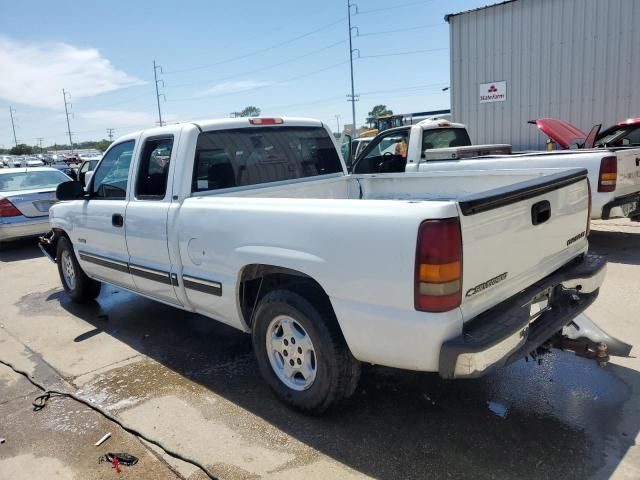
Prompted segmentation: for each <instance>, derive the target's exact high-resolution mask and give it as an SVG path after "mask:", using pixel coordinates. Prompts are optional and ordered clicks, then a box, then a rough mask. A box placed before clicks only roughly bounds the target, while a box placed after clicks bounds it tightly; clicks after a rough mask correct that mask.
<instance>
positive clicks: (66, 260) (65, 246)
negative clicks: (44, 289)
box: [56, 237, 102, 303]
mask: <svg viewBox="0 0 640 480" xmlns="http://www.w3.org/2000/svg"><path fill="white" fill-rule="evenodd" d="M56 258H57V263H58V273H59V274H60V281H61V282H62V286H63V287H64V290H65V292H67V295H69V297H70V298H71V300H73V301H74V302H76V303H86V302H89V301H91V300H95V298H96V297H97V296H98V295H99V294H100V288H101V286H102V284H101V283H100V282H98V281H96V280H92V279H91V278H89V277H88V276H87V274H86V273H84V270H82V267H80V264H79V263H78V260H77V259H76V255H75V253H74V252H73V247H72V246H71V242H70V241H69V239H67V238H66V237H62V238H60V239H59V240H58V246H57V249H56Z"/></svg>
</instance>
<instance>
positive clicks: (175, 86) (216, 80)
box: [167, 40, 346, 88]
mask: <svg viewBox="0 0 640 480" xmlns="http://www.w3.org/2000/svg"><path fill="white" fill-rule="evenodd" d="M345 42H346V40H340V41H338V42H335V43H332V44H331V45H327V46H325V47H322V48H319V49H317V50H313V51H311V52H307V53H305V54H303V55H299V56H297V57H293V58H290V59H288V60H284V61H282V62H278V63H274V64H272V65H267V66H266V67H261V68H257V69H255V70H249V71H247V72H243V73H238V74H236V75H231V76H228V77H222V78H217V79H214V80H202V81H197V82H191V83H179V84H177V85H170V86H169V87H167V88H181V87H193V86H195V85H204V84H207V83H213V82H224V81H226V80H232V79H234V78H238V77H243V76H246V75H251V74H254V73H260V72H263V71H265V70H270V69H272V68H275V67H280V66H282V65H286V64H287V63H291V62H295V61H296V60H300V59H301V58H305V57H310V56H311V55H315V54H317V53H320V52H323V51H325V50H329V49H330V48H333V47H335V46H337V45H340V44H343V43H345Z"/></svg>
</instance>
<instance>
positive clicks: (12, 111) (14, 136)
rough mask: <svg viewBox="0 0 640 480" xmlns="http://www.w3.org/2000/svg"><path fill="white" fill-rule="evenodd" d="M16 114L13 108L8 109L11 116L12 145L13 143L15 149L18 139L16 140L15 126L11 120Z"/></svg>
mask: <svg viewBox="0 0 640 480" xmlns="http://www.w3.org/2000/svg"><path fill="white" fill-rule="evenodd" d="M14 113H16V109H15V108H13V107H9V115H10V116H11V128H13V143H15V145H16V147H17V146H18V139H17V138H16V124H15V122H14V120H13V114H14Z"/></svg>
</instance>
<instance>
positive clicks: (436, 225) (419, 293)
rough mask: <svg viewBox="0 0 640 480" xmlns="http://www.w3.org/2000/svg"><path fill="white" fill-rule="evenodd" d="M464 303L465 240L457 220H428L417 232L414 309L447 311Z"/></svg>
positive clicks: (455, 218)
mask: <svg viewBox="0 0 640 480" xmlns="http://www.w3.org/2000/svg"><path fill="white" fill-rule="evenodd" d="M461 301H462V237H461V234H460V220H459V219H458V218H457V217H454V218H444V219H440V220H425V221H424V222H422V223H421V224H420V228H419V229H418V244H417V247H416V266H415V293H414V303H415V309H416V310H421V311H423V312H446V311H447V310H452V309H454V308H456V307H458V306H460V303H461Z"/></svg>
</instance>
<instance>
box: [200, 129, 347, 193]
mask: <svg viewBox="0 0 640 480" xmlns="http://www.w3.org/2000/svg"><path fill="white" fill-rule="evenodd" d="M342 172H343V170H342V164H341V163H340V157H339V156H338V152H337V150H336V148H335V145H334V143H333V141H332V140H331V138H330V137H329V135H328V134H327V132H326V130H325V129H324V128H322V127H287V126H282V127H257V128H238V129H231V130H217V131H213V132H203V133H201V134H200V135H199V136H198V145H197V148H196V158H195V163H194V172H193V182H192V191H194V192H201V191H205V190H217V189H221V188H232V187H241V186H246V185H256V184H260V183H270V182H279V181H282V180H293V179H298V178H306V177H314V176H319V175H329V174H334V173H342Z"/></svg>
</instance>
